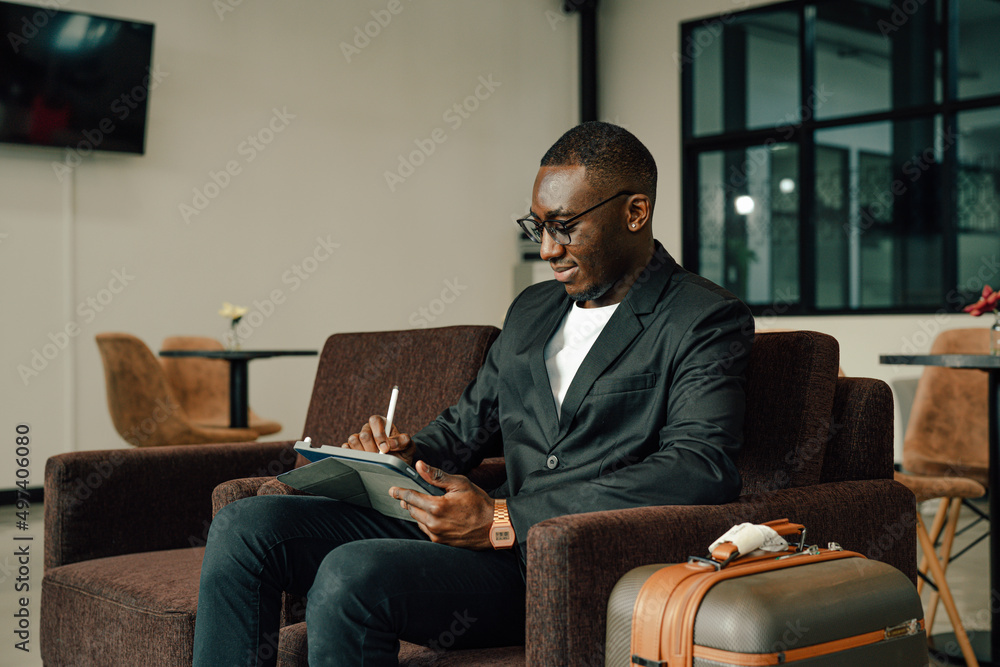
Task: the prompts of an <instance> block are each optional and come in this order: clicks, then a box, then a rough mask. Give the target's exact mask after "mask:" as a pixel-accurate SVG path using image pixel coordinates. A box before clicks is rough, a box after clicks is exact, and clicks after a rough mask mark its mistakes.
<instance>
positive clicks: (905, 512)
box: [526, 480, 916, 665]
mask: <svg viewBox="0 0 1000 667" xmlns="http://www.w3.org/2000/svg"><path fill="white" fill-rule="evenodd" d="M846 508H850V512H846V511H845V509H846ZM784 517H788V518H789V519H791V520H792V521H795V522H797V523H801V524H804V525H805V526H806V528H807V531H808V533H807V539H808V541H809V542H810V543H819V544H822V545H823V546H825V545H826V543H827V542H828V541H836V542H839V543H840V544H841V545H842V546H843V547H844V548H845V549H849V550H854V551H858V552H860V553H863V554H865V555H867V556H869V557H870V558H874V559H877V560H881V561H884V562H886V563H889V564H890V565H893V566H895V567H897V568H899V569H900V570H902V571H903V572H904V573H905V574H906V575H908V576H909V577H910V579H911V580H914V581H915V579H916V533H915V530H914V525H915V521H916V502H915V498H914V496H913V494H912V493H910V492H909V490H908V489H906V487H904V486H903V485H901V484H898V483H896V482H893V481H891V480H864V481H852V482H838V483H833V484H819V485H816V486H809V487H802V488H795V489H782V490H779V491H774V492H768V493H761V494H756V495H748V496H744V497H742V498H740V499H739V500H738V501H736V502H733V503H729V504H726V505H697V506H696V505H678V506H661V507H639V508H634V509H627V510H614V511H607V512H592V513H587V514H573V515H567V516H562V517H557V518H554V519H549V520H547V521H543V522H541V523H539V524H536V525H535V526H533V527H532V528H531V530H530V531H529V532H528V573H527V614H528V618H527V624H526V625H527V642H526V644H527V646H526V657H527V663H528V664H529V665H571V664H602V663H603V660H604V639H605V622H606V615H605V610H606V607H607V601H608V597H609V596H610V594H611V589H612V588H613V587H614V585H615V583H616V582H617V581H618V579H619V578H621V576H622V575H624V574H625V573H626V572H628V571H629V570H631V569H632V568H635V567H638V566H640V565H648V564H651V563H672V562H674V563H676V562H681V561H684V560H686V559H687V557H688V556H690V555H703V552H705V551H707V548H708V545H709V544H711V542H712V541H713V540H715V539H716V538H717V537H719V536H720V535H722V534H723V533H724V532H725V531H726V530H728V529H729V528H731V527H732V526H733V525H734V524H737V523H742V522H744V521H749V522H753V523H762V522H764V521H770V520H771V519H779V518H784Z"/></svg>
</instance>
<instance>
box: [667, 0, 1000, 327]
mask: <svg viewBox="0 0 1000 667" xmlns="http://www.w3.org/2000/svg"><path fill="white" fill-rule="evenodd" d="M841 1H842V0H785V1H784V2H776V3H772V4H767V5H761V6H758V7H753V8H749V9H745V10H742V11H739V12H725V13H723V14H718V15H714V16H709V17H705V18H701V19H696V20H692V21H685V22H682V23H681V24H680V44H681V45H682V46H683V45H685V44H688V45H690V44H692V43H693V32H694V31H695V30H697V29H699V28H702V27H707V26H710V25H712V24H713V23H714V24H716V25H719V24H720V23H721V24H723V25H724V24H728V23H730V22H732V20H733V17H739V18H743V17H752V16H753V15H755V14H768V13H772V12H775V11H788V10H794V11H795V12H797V15H798V21H799V58H800V60H799V100H798V101H799V104H800V108H801V109H804V110H808V109H812V108H813V105H812V104H810V97H811V96H812V95H814V94H815V84H816V81H815V69H816V68H815V65H816V20H817V7H820V6H822V5H824V4H828V3H835V2H841ZM914 1H916V0H914ZM938 1H939V2H940V6H941V21H940V24H939V25H938V29H937V38H938V39H939V40H940V51H941V57H942V63H941V84H942V90H941V100H940V101H936V100H935V101H932V102H930V103H924V104H918V105H914V106H907V107H904V108H891V109H888V110H885V111H876V112H865V113H860V114H850V115H842V116H837V117H834V118H824V119H820V120H817V119H816V118H815V117H811V116H810V117H808V118H802V119H800V120H799V121H797V122H796V123H795V124H781V125H778V126H776V127H767V128H754V129H742V130H730V131H727V130H725V129H723V130H722V131H721V132H718V133H713V134H707V135H703V136H695V134H694V110H693V106H694V94H693V93H694V79H693V71H692V70H693V67H692V65H693V62H694V60H693V59H691V58H685V57H682V58H680V59H679V60H678V62H679V65H680V85H681V151H682V155H681V174H682V184H681V198H682V204H681V209H682V210H681V221H682V222H681V231H682V240H681V252H682V265H683V266H684V268H686V269H688V270H689V271H693V272H695V273H698V272H699V264H700V246H699V219H698V201H699V192H698V187H699V168H698V160H699V156H700V155H701V154H703V153H706V152H710V151H725V150H739V149H747V148H751V147H759V146H769V145H771V144H773V143H788V142H793V143H797V144H798V170H799V171H798V174H799V178H798V180H799V183H800V191H799V238H798V249H799V255H798V261H799V271H798V280H799V282H798V285H799V300H798V302H797V303H770V304H750V308H751V310H752V311H753V312H754V314H757V315H760V314H768V315H774V314H778V315H804V316H825V315H862V314H894V315H901V314H927V313H935V312H938V313H940V312H957V311H960V310H961V307H962V306H961V303H958V301H961V302H962V303H965V302H969V301H974V300H975V297H976V296H978V294H974V293H972V292H966V291H961V290H959V291H960V293H961V299H956V298H955V295H956V290H958V269H959V267H958V255H957V253H958V248H957V242H958V241H957V239H958V237H957V202H956V197H955V193H954V192H946V193H942V195H943V196H944V197H945V201H946V202H947V204H946V205H945V206H944V207H943V208H944V211H943V212H942V213H943V219H942V220H941V224H942V244H941V245H942V249H941V250H942V255H941V261H942V263H941V269H942V285H941V293H940V304H939V305H937V306H930V305H927V306H890V307H859V308H851V307H845V308H817V307H816V303H815V301H816V274H815V272H814V271H813V270H812V268H811V267H814V266H815V263H816V229H817V226H816V206H815V204H816V198H815V187H816V170H815V165H816V162H815V152H816V143H815V134H816V132H817V131H820V130H824V129H830V128H840V127H849V126H857V125H864V124H868V123H877V122H889V123H892V122H896V121H905V120H909V119H918V118H931V119H934V118H936V117H940V118H941V121H942V130H943V132H944V133H946V134H947V133H949V132H951V133H957V129H958V128H957V125H958V114H960V113H962V112H966V111H974V110H977V109H988V108H996V109H997V112H998V113H1000V94H989V95H985V96H979V97H975V98H968V99H958V85H957V78H958V77H957V72H958V55H959V54H958V40H957V36H958V30H959V22H958V2H959V1H960V0H938ZM886 11H887V14H888V12H889V11H890V10H886ZM887 18H888V16H887ZM932 46H937V45H932ZM957 155H958V151H957V150H945V151H943V153H942V163H941V167H942V172H943V174H945V179H944V181H943V183H945V184H947V183H954V182H955V179H954V178H953V176H954V175H955V174H956V173H957V170H958V162H957V160H958V158H957Z"/></svg>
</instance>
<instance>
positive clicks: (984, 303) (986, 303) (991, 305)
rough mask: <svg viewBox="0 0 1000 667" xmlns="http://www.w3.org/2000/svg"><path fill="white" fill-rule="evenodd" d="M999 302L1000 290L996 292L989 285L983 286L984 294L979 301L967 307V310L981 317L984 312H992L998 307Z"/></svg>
mask: <svg viewBox="0 0 1000 667" xmlns="http://www.w3.org/2000/svg"><path fill="white" fill-rule="evenodd" d="M997 302H1000V292H994V291H993V288H992V287H990V286H989V285H984V286H983V295H982V296H981V297H979V301H977V302H975V303H973V304H971V305H968V306H966V307H965V309H964V310H965V312H967V313H969V314H971V315H974V316H976V317H979V316H980V315H982V314H983V313H991V312H993V311H995V310H996V309H997Z"/></svg>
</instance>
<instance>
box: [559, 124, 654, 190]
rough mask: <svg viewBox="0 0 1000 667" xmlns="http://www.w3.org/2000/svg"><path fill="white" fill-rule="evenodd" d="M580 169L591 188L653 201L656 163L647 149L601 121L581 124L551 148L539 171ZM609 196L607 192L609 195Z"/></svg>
mask: <svg viewBox="0 0 1000 667" xmlns="http://www.w3.org/2000/svg"><path fill="white" fill-rule="evenodd" d="M577 164H578V165H583V167H584V168H585V169H586V170H587V180H588V181H590V183H591V185H596V186H599V187H605V188H607V189H609V190H611V189H621V190H625V189H633V190H636V191H638V192H640V193H642V194H645V195H646V196H648V197H649V200H650V201H651V202H653V201H655V199H656V161H655V160H653V156H652V155H651V154H650V152H649V149H647V148H646V147H645V146H643V144H642V142H641V141H639V140H638V139H637V138H636V137H635V135H634V134H632V133H631V132H629V131H628V130H626V129H625V128H623V127H619V126H617V125H613V124H611V123H605V122H602V121H597V120H594V121H589V122H586V123H581V124H580V125H577V126H576V127H574V128H573V129H571V130H569V131H567V132H566V133H565V134H563V135H562V136H561V137H559V140H558V141H556V143H554V144H552V148H550V149H549V150H548V151H547V152H546V153H545V155H544V156H543V157H542V163H541V166H543V167H563V166H569V165H577ZM609 194H610V192H609Z"/></svg>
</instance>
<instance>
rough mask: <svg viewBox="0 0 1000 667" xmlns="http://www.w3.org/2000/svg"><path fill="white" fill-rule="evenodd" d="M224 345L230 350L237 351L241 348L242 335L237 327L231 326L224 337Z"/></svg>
mask: <svg viewBox="0 0 1000 667" xmlns="http://www.w3.org/2000/svg"><path fill="white" fill-rule="evenodd" d="M223 345H225V346H226V349H227V350H229V351H230V352H235V351H237V350H239V349H240V336H239V334H237V333H236V327H230V328H229V331H227V332H226V335H225V336H224V337H223Z"/></svg>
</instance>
